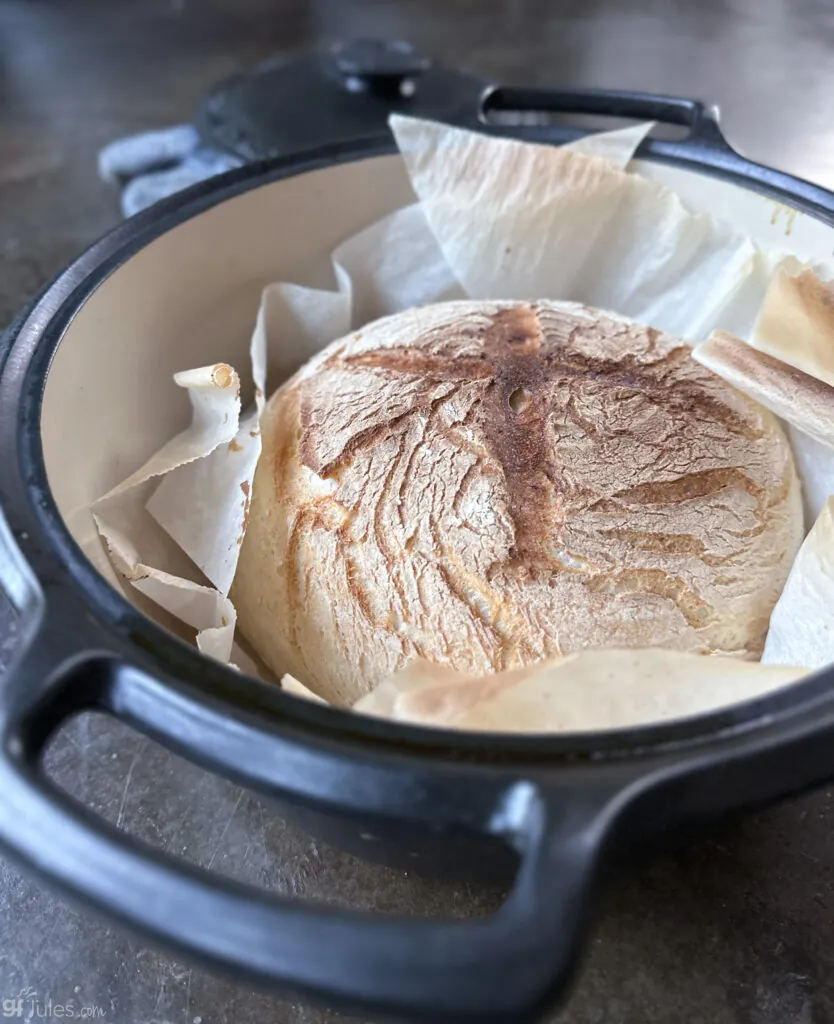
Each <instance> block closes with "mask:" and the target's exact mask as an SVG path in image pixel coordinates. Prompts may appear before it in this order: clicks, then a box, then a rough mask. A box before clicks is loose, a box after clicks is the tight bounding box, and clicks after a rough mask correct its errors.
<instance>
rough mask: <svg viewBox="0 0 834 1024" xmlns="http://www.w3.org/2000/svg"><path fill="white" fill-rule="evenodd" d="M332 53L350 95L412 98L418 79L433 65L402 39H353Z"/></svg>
mask: <svg viewBox="0 0 834 1024" xmlns="http://www.w3.org/2000/svg"><path fill="white" fill-rule="evenodd" d="M330 53H331V56H332V58H333V60H334V62H335V64H336V68H337V70H338V72H339V75H340V77H341V79H342V83H343V84H344V87H345V88H346V89H347V90H348V91H349V92H375V93H378V94H380V95H386V96H391V95H394V96H402V97H409V96H413V95H414V92H415V90H416V82H415V79H416V78H417V77H418V76H420V75H422V74H424V73H425V72H426V71H428V70H429V69H430V68H431V66H432V62H431V59H430V58H429V57H426V56H425V55H424V54H422V53H420V51H419V50H417V49H416V48H415V47H413V46H412V45H411V43H406V42H404V41H401V40H393V39H391V40H382V39H354V40H351V41H350V42H345V43H337V44H336V45H335V46H334V47H332V49H331V51H330Z"/></svg>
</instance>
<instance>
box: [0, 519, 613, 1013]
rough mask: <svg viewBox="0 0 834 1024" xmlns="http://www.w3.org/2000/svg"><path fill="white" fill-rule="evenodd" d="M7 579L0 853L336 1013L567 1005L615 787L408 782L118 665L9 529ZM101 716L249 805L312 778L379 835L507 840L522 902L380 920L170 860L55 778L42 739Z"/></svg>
mask: <svg viewBox="0 0 834 1024" xmlns="http://www.w3.org/2000/svg"><path fill="white" fill-rule="evenodd" d="M0 565H2V571H1V572H0V580H1V581H2V583H3V589H4V590H5V591H6V594H7V596H8V598H9V600H10V601H11V603H12V604H13V605H14V606H15V608H16V609H17V611H18V612H19V613H20V615H21V618H22V625H21V641H22V647H23V648H24V649H23V650H22V651H21V652H20V654H19V655H18V658H17V661H16V662H15V663H14V664H13V665H12V666H11V669H10V671H9V674H8V675H7V677H6V679H5V680H4V681H3V682H2V684H0V686H2V690H0V730H2V734H1V736H0V738H1V739H2V746H0V849H3V850H5V851H7V852H8V853H9V854H12V855H13V856H15V857H16V858H17V859H18V860H20V861H21V862H22V863H23V864H24V866H26V867H29V868H34V869H35V870H36V871H37V872H38V873H39V874H40V875H41V876H42V877H43V879H44V880H45V881H48V882H50V883H53V884H56V885H57V886H58V887H60V888H62V889H63V890H65V891H66V892H67V893H68V894H69V895H72V896H76V897H81V898H82V899H83V900H85V901H86V902H88V903H90V904H92V905H94V906H95V907H97V908H99V909H101V910H104V911H106V912H107V913H109V914H114V915H116V916H118V917H120V918H121V919H122V920H123V921H125V922H126V923H129V924H130V925H132V926H134V927H135V928H138V929H139V930H140V931H142V932H143V933H145V934H146V935H147V936H148V937H149V938H151V939H152V940H155V941H157V942H159V943H160V944H162V945H167V946H169V947H171V948H173V949H174V950H175V951H178V952H182V953H185V954H188V955H191V956H196V957H198V958H200V959H202V960H204V961H206V962H207V963H208V964H209V965H210V966H214V967H219V968H222V969H225V970H231V971H232V972H234V973H238V974H240V975H243V976H244V977H246V978H247V979H249V980H252V981H254V982H258V983H263V984H266V985H271V986H273V987H278V988H280V989H285V990H289V991H291V992H297V993H300V994H303V995H307V996H312V997H314V998H316V999H318V1000H320V1001H324V1002H326V1003H329V1004H330V1005H339V1006H341V1007H357V1008H361V1009H363V1010H366V1011H370V1012H376V1013H382V1014H386V1015H388V1014H391V1015H396V1016H398V1017H405V1018H407V1019H412V1020H430V1021H432V1022H435V1024H438V1022H441V1021H449V1022H453V1021H454V1022H462V1021H472V1022H475V1021H477V1022H487V1021H490V1022H507V1024H509V1022H513V1024H522V1022H524V1021H529V1020H533V1019H535V1018H536V1016H537V1015H538V1014H539V1013H541V1012H542V1011H543V1010H544V1009H546V1007H547V1006H548V1005H549V1004H550V1003H552V1001H553V1000H554V999H555V998H556V997H557V996H558V995H559V994H560V993H561V992H562V991H563V990H564V989H565V986H566V984H567V981H568V980H569V977H570V975H571V973H572V968H573V966H574V962H575V956H576V952H577V948H578V946H579V944H580V936H581V932H582V930H583V927H584V923H585V918H586V914H587V909H588V903H589V900H588V894H589V887H590V885H591V883H592V880H593V878H594V876H595V873H596V867H597V860H598V855H599V853H600V851H601V848H602V846H603V843H604V839H605V838H606V835H607V833H608V828H609V825H610V824H611V823H612V821H613V819H614V818H615V817H616V814H617V808H618V807H619V806H620V804H621V801H620V800H619V798H618V792H617V789H616V787H612V788H611V789H608V788H606V787H601V786H598V785H597V784H596V783H595V784H594V786H595V787H596V788H594V787H591V786H579V787H576V780H575V779H566V780H565V781H564V785H563V787H562V790H561V792H557V791H556V790H555V789H553V788H552V787H551V786H550V785H549V784H548V785H547V786H539V785H537V784H535V783H534V782H531V781H528V780H525V779H524V778H516V777H513V776H510V775H508V774H503V775H501V776H500V777H499V776H496V777H495V778H493V779H492V781H489V779H487V782H486V785H485V784H484V772H483V771H479V772H478V773H477V778H476V773H475V772H472V771H467V770H466V769H465V766H459V767H458V768H454V767H452V768H441V767H438V766H436V765H435V766H432V765H430V764H428V763H426V766H425V768H423V767H420V768H418V769H416V770H415V768H414V762H413V760H412V761H409V762H408V764H406V763H405V761H404V759H402V758H399V757H398V756H397V755H396V754H393V753H392V754H391V755H387V756H385V757H384V758H383V757H379V758H376V759H374V758H368V757H367V755H363V754H362V752H361V750H358V751H357V750H354V751H353V753H347V755H346V753H345V751H344V750H341V749H340V750H339V751H338V753H337V751H336V750H334V748H333V745H332V744H331V746H330V747H329V748H328V747H327V746H326V745H324V744H323V743H322V744H321V745H320V746H318V747H316V746H315V745H311V743H310V741H309V738H307V739H305V740H304V741H303V742H302V741H301V740H300V739H299V738H297V737H296V738H294V737H293V735H292V732H291V730H289V729H287V728H284V729H281V728H280V726H279V727H275V728H270V725H269V723H267V724H264V723H263V722H262V721H259V720H256V719H255V718H254V716H247V715H246V714H244V713H242V712H240V711H235V710H233V709H230V708H229V707H228V706H226V705H224V704H222V703H220V702H213V701H211V700H210V699H207V697H206V695H205V694H204V693H202V692H200V693H198V692H197V691H196V690H194V691H191V690H189V689H187V688H186V687H185V686H184V684H183V683H182V682H181V681H180V680H177V679H174V678H169V677H166V678H165V680H164V684H163V682H162V681H161V680H160V679H159V678H155V677H154V676H153V675H152V674H151V673H150V672H145V671H142V670H140V669H138V668H136V667H132V666H129V665H127V664H126V663H125V661H123V660H122V659H121V658H119V657H116V656H114V654H113V653H112V651H110V652H108V650H107V649H106V644H107V637H106V636H105V634H104V631H103V629H102V631H101V634H100V635H99V634H97V633H96V632H95V627H94V626H93V625H92V620H91V619H90V618H89V617H86V613H85V611H84V610H83V601H80V600H79V599H78V595H77V593H73V591H72V589H71V588H70V586H69V585H68V584H66V583H58V582H56V581H54V580H53V581H51V582H48V583H47V582H46V581H45V583H44V590H45V592H46V593H45V597H44V592H43V591H42V590H41V587H40V585H39V584H38V581H37V579H36V578H35V576H34V573H33V572H32V570H31V569H30V567H29V565H28V564H27V562H26V561H25V559H24V558H23V556H22V555H21V553H20V551H19V549H18V547H17V545H16V544H15V541H14V538H13V537H12V534H11V531H10V530H9V528H8V527H7V525H6V522H5V520H4V519H3V518H2V515H0ZM43 578H44V576H43V574H41V579H43ZM97 639H98V640H99V641H100V642H101V648H100V650H99V652H98V653H97V652H96V649H95V648H96V643H97ZM111 642H112V641H111ZM79 649H81V650H83V651H86V653H85V654H83V655H79V654H78V653H77V652H78V650H79ZM73 651H75V652H76V653H75V654H73ZM218 668H219V667H218ZM206 670H207V672H211V671H217V669H214V666H211V665H207V666H206ZM240 685H242V686H245V685H246V679H245V677H241V679H240ZM90 710H91V711H103V712H105V713H109V714H111V715H113V716H115V717H117V718H118V719H120V720H121V721H123V722H126V723H127V724H129V725H131V726H133V727H135V728H137V729H139V730H140V731H142V732H144V733H145V734H147V735H148V736H150V737H152V738H153V739H155V740H157V741H159V742H161V743H163V744H164V745H165V746H167V747H169V748H170V749H172V750H174V751H176V752H178V753H180V754H183V755H185V756H188V757H190V758H191V759H192V760H194V759H199V760H200V762H201V763H202V764H204V766H205V767H207V768H213V769H214V770H217V771H220V772H222V773H223V774H225V775H227V776H229V777H231V778H233V779H234V780H235V781H237V782H239V783H241V784H244V785H248V786H249V787H250V788H253V789H255V790H260V791H263V792H266V793H269V792H271V793H273V795H274V794H276V793H279V792H281V791H282V790H283V791H284V793H285V794H289V795H290V796H291V797H292V796H295V797H296V798H298V796H299V794H301V795H302V797H303V796H304V793H303V789H304V780H305V779H308V780H310V779H312V780H314V785H313V786H312V787H311V793H312V790H313V789H315V790H317V791H318V794H319V796H320V794H321V792H326V793H328V794H329V795H330V797H331V799H332V805H331V806H338V807H339V808H340V809H341V810H342V811H343V812H344V809H345V806H346V805H349V807H348V809H349V811H352V812H354V813H356V814H367V815H369V816H370V817H371V819H372V820H373V816H374V815H379V814H380V813H381V806H380V805H381V803H383V802H385V801H388V802H389V803H391V801H393V800H394V797H392V796H391V794H395V795H396V811H394V810H393V808H392V807H390V806H389V808H388V813H389V814H390V815H392V816H394V815H396V817H397V819H398V820H402V819H405V820H406V821H410V822H412V823H419V824H422V825H423V826H424V827H425V826H428V825H430V824H434V825H435V826H439V827H441V828H442V827H446V826H448V825H450V824H451V825H452V826H455V825H465V826H466V827H468V828H470V829H474V830H476V831H480V832H483V833H485V834H491V835H497V836H500V837H503V838H504V839H505V840H506V841H507V842H508V843H510V844H511V845H514V846H515V847H516V849H517V850H518V852H519V854H520V864H521V866H520V869H519V871H518V874H517V876H516V881H515V884H514V886H513V889H512V891H511V893H510V895H509V897H508V899H507V900H506V902H505V903H504V904H503V905H502V907H501V908H500V909H499V910H498V912H497V913H495V914H494V915H492V916H491V917H487V918H476V919H472V920H454V919H452V920H444V919H422V918H408V917H398V916H391V915H373V914H369V913H365V912H355V911H349V910H343V909H338V908H334V907H330V906H326V905H320V904H312V903H309V902H307V903H304V902H300V901H298V900H296V899H289V898H285V897H282V896H277V895H274V894H272V893H269V892H265V891H262V890H258V889H255V888H252V887H248V886H245V885H242V884H239V883H237V882H234V881H232V880H229V879H227V878H222V877H220V876H217V875H214V874H211V873H209V872H207V871H204V870H203V869H201V868H198V867H195V866H192V865H190V864H188V863H186V862H183V861H181V860H177V859H176V858H173V857H171V856H170V855H168V854H165V853H163V852H160V851H158V850H155V849H153V848H151V847H149V846H147V845H145V844H143V843H141V842H139V841H137V840H136V839H134V838H132V837H130V836H128V835H126V834H124V833H123V832H121V831H119V830H118V829H116V828H115V827H113V826H112V825H111V824H109V823H108V822H107V821H105V820H104V819H103V818H101V817H100V816H98V815H96V814H94V813H93V812H91V811H90V810H89V809H88V808H86V807H85V806H84V805H83V804H81V803H79V802H77V801H76V800H75V799H74V798H72V797H71V796H69V795H68V794H67V793H65V792H64V791H63V790H61V789H60V788H59V787H58V786H57V785H56V784H55V783H54V782H52V781H51V780H50V778H49V777H48V776H47V774H46V772H45V771H44V769H43V767H42V761H43V754H44V750H45V747H46V746H47V744H48V742H49V740H50V738H51V737H52V736H53V735H54V734H55V732H56V731H57V730H58V729H59V728H60V726H61V725H62V724H63V723H64V722H65V721H67V720H68V719H69V718H70V717H72V716H73V715H75V714H77V713H79V712H83V711H90ZM325 710H327V709H325ZM345 756H348V757H353V758H354V759H356V758H359V759H360V760H362V761H363V766H362V767H363V775H362V783H361V785H359V786H356V785H355V784H354V785H353V786H352V787H351V789H350V790H344V789H343V790H342V791H338V787H339V786H340V785H342V783H341V781H340V780H341V777H342V776H344V774H345V771H344V768H345ZM488 774H489V773H488V772H487V775H488ZM354 777H355V776H354ZM618 786H619V788H620V789H621V787H622V782H621V781H620V782H619V783H618ZM308 799H309V796H308ZM324 806H327V804H326V803H325V804H324Z"/></svg>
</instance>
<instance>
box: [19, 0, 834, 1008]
mask: <svg viewBox="0 0 834 1024" xmlns="http://www.w3.org/2000/svg"><path fill="white" fill-rule="evenodd" d="M368 35H376V36H381V35H389V36H398V37H406V38H409V39H410V40H411V41H412V42H414V43H416V44H418V45H419V46H421V47H422V48H424V49H426V50H427V51H429V52H431V53H433V54H434V55H436V56H437V57H439V58H441V59H443V60H445V61H446V62H447V63H450V64H456V65H464V66H468V67H470V68H472V69H473V70H476V71H478V72H481V73H482V74H484V75H487V76H490V77H493V78H495V79H497V80H502V81H505V82H510V83H513V84H522V83H537V84H576V85H588V86H612V87H614V86H619V87H624V88H642V89H648V90H654V91H660V92H669V93H676V94H680V95H692V96H697V97H698V98H701V99H704V100H708V101H710V102H717V103H719V104H720V106H721V109H722V113H723V124H724V127H725V131H726V133H727V135H728V136H729V138H730V140H731V141H732V142H733V143H734V144H735V145H736V146H737V147H738V148H739V149H741V150H742V151H744V152H745V153H746V154H747V155H749V156H751V157H753V158H755V159H758V160H761V161H763V162H767V163H771V164H774V165H776V166H778V167H781V168H784V169H787V170H790V171H792V172H794V173H797V174H800V175H802V176H805V177H808V178H811V179H813V180H816V181H818V182H820V183H821V184H826V185H828V186H829V187H834V128H832V125H831V101H830V97H831V96H832V95H834V64H832V61H831V52H832V48H834V7H832V6H831V5H830V4H829V3H827V2H826V0H814V2H792V3H790V4H789V3H787V2H783V0H757V2H756V3H752V2H749V3H745V2H744V0H704V2H702V3H700V4H694V3H688V2H684V0H678V2H675V3H660V2H659V0H658V2H654V3H653V2H651V0H642V2H638V3H620V2H617V0H608V2H599V0H596V2H595V0H586V2H585V3H581V4H580V3H578V2H562V3H555V2H554V3H548V2H536V0H505V2H504V3H489V2H485V0H479V2H475V0H442V2H441V0H438V2H429V0H401V2H389V3H386V2H383V0H376V2H374V0H309V2H307V3H303V2H300V0H299V2H297V3H293V2H290V0H281V2H279V0H272V2H270V0H202V2H197V0H193V2H192V0H119V2H118V3H112V2H107V0H76V2H75V3H74V4H61V3H59V2H57V0H56V2H49V0H2V2H0V324H4V323H6V322H7V321H8V320H9V319H10V318H11V316H12V314H13V313H14V311H15V310H16V309H18V308H19V307H20V306H21V305H22V303H23V302H24V300H25V299H26V298H27V297H28V296H30V295H31V294H32V293H33V292H34V291H35V290H36V289H37V288H38V287H39V286H40V285H41V284H42V283H43V282H44V281H45V280H46V279H47V278H48V277H49V276H50V275H51V274H53V273H54V272H55V271H56V270H57V269H59V268H60V267H61V266H62V265H63V264H64V263H66V262H67V261H68V260H69V259H70V258H71V257H73V256H74V255H76V254H77V253H78V252H79V251H80V250H81V249H82V248H83V247H84V246H86V245H87V244H88V243H89V242H91V241H92V240H93V239H94V238H96V237H97V236H98V235H99V234H101V233H102V232H104V231H105V230H107V229H108V228H109V227H111V226H112V225H113V224H114V223H115V222H116V221H117V219H118V205H117V198H116V195H115V193H114V191H113V190H112V189H110V188H109V187H107V186H105V185H103V184H102V183H100V182H99V181H98V180H97V178H96V173H95V157H96V153H97V150H98V149H99V148H100V147H101V146H102V145H103V144H104V143H106V142H108V141H109V140H111V139H112V138H114V137H117V136H119V135H123V134H126V133H129V132H133V131H139V130H143V129H146V128H152V127H161V126H164V125H167V124H172V123H177V122H180V121H184V120H187V119H188V118H189V117H190V116H191V113H192V111H193V109H194V106H195V104H196V102H197V100H198V98H199V96H200V95H201V93H202V91H203V90H204V89H205V88H207V87H208V86H209V85H211V84H212V83H213V82H214V81H216V80H217V79H219V78H221V77H223V76H225V75H228V74H230V73H232V72H234V71H237V70H242V69H244V68H246V67H247V66H250V65H251V64H253V63H254V62H256V61H258V60H261V59H263V58H265V57H268V56H270V55H273V54H276V53H282V52H283V53H288V52H299V51H302V50H306V49H309V48H311V47H315V46H319V45H321V44H323V43H328V42H332V41H334V40H336V39H339V38H346V37H359V36H368ZM8 648H9V642H8V641H7V642H6V643H5V645H4V647H3V648H2V649H0V659H2V658H3V657H4V656H8ZM50 766H51V770H52V771H53V773H54V774H55V776H56V778H58V779H59V780H60V781H61V783H62V784H63V785H64V786H66V787H67V788H68V789H69V790H70V791H71V792H72V793H74V794H76V795H77V796H79V797H81V798H82V799H84V800H85V801H86V802H88V803H89V805H90V806H91V807H93V808H94V809H95V810H97V811H100V812H101V813H102V814H104V815H105V816H106V817H108V818H109V819H110V820H112V821H115V822H117V823H118V824H119V825H120V826H122V827H124V828H125V829H127V830H129V831H130V832H132V833H134V834H136V835H139V836H141V837H143V838H145V839H146V840H148V841H149V842H152V843H155V844H157V845H159V846H161V847H163V848H165V849H166V850H168V851H170V852H172V853H177V854H180V855H182V856H183V857H186V858H189V859H191V860H193V861H194V862H195V863H198V864H201V865H203V866H206V867H211V868H212V869H213V870H216V871H221V872H226V873H228V874H230V875H232V876H234V877H236V878H239V879H241V880H245V881H248V882H252V883H255V884H258V885H262V886H265V887H267V888H270V889H273V890H275V891H279V892H287V893H292V894H295V895H299V896H304V897H307V898H311V899H324V900H330V901H333V902H338V903H341V904H344V905H349V906H354V907H367V908H374V909H378V910H382V911H390V910H398V911H402V912H408V913H416V914H431V913H453V914H460V915H468V914H473V913H483V912H486V911H489V910H491V909H493V908H494V907H495V906H497V905H498V903H499V902H500V899H501V896H502V894H501V893H500V892H497V891H493V890H484V889H479V888H474V887H469V886H466V885H453V884H439V883H436V882H429V881H425V880H422V879H421V878H419V877H416V876H414V875H411V874H403V873H401V872H396V871H392V870H387V869H383V868H380V867H375V866H372V865H370V864H367V863H364V862H362V861H359V860H356V859H354V858H352V857H349V856H347V855H345V854H342V853H339V852H338V851H335V850H333V849H329V848H325V847H324V846H322V845H317V844H316V843H315V842H314V841H313V840H311V839H310V838H309V837H307V836H306V835H304V834H303V833H301V832H300V831H298V830H297V829H296V828H294V827H292V826H291V825H289V824H288V823H285V822H284V821H282V820H280V819H279V818H278V817H276V816H275V814H274V813H273V812H272V811H271V810H270V809H269V808H268V807H267V806H265V805H264V804H263V803H262V802H261V801H260V800H259V799H257V798H256V797H254V796H253V795H251V794H250V793H247V792H244V791H242V790H240V789H238V788H236V787H235V786H233V785H232V784H230V783H228V782H225V781H223V780H221V779H218V778H216V777H213V776H211V775H208V774H206V773H205V772H203V771H202V770H200V769H198V768H196V767H194V766H193V765H190V764H188V763H185V762H183V761H181V760H178V759H176V758H175V757H173V756H171V755H169V754H167V753H166V752H164V751H163V750H161V749H160V748H158V747H156V746H154V745H153V744H152V743H151V742H149V741H147V740H145V739H144V738H142V737H139V736H137V735H135V734H132V733H130V732H129V731H128V730H126V729H125V728H123V727H121V726H118V725H116V724H113V723H110V722H107V721H104V720H100V719H96V718H84V719H81V720H80V721H78V722H76V723H75V724H74V725H73V726H72V727H71V728H69V729H67V730H66V731H65V732H64V733H63V734H62V735H61V736H60V737H59V738H58V740H57V741H56V743H55V745H54V747H53V749H52V751H51V753H50ZM832 821H834V807H833V806H832V791H828V790H824V791H818V792H816V793H813V794H810V795H807V796H805V797H803V798H802V799H798V800H794V801H791V802H788V803H785V804H782V805H781V806H778V807H775V808H773V809H771V810H768V811H765V812H762V813H759V814H755V815H750V816H747V817H746V818H743V819H741V820H738V821H735V822H733V823H729V824H727V825H725V826H723V827H722V829H721V830H720V831H718V832H715V831H713V832H712V833H710V835H709V836H702V837H700V838H697V839H695V840H693V841H690V842H689V843H688V844H687V845H686V846H684V847H682V848H681V849H680V850H679V852H677V853H675V854H667V855H665V856H663V857H661V858H660V859H657V860H655V861H654V862H653V863H652V864H650V865H647V866H646V867H645V868H643V869H642V870H640V871H639V872H638V873H636V874H635V873H632V874H631V875H630V876H629V877H628V878H627V879H626V880H625V881H624V882H621V883H619V884H618V885H617V886H616V887H615V888H614V889H613V890H612V892H610V893H609V895H608V896H607V897H606V899H605V900H604V901H603V904H602V907H601V910H600V916H599V919H598V922H597V926H596V928H595V931H594V933H593V936H592V938H591V941H590V944H589V948H588V956H587V958H586V960H585V962H584V965H583V967H582V969H581V972H580V975H579V978H578V981H577V983H576V987H575V989H574V992H573V994H572V996H571V998H570V1000H569V1002H568V1003H567V1004H566V1006H565V1007H564V1009H563V1010H562V1011H561V1012H560V1013H558V1014H554V1015H553V1017H552V1018H551V1019H552V1020H553V1021H559V1022H570V1024H655V1022H656V1024H678V1022H680V1024H831V1022H832V1021H834V970H833V969H832V968H834V963H832V961H834V837H832V829H831V824H832ZM52 841H54V842H60V837H55V838H54V839H53V840H52ZM27 989H28V990H30V992H31V993H32V998H37V1000H38V1001H39V1003H40V1005H41V1007H42V1008H46V1005H47V1000H48V999H49V998H51V999H52V1003H53V1006H54V1005H55V1004H62V1005H65V1004H68V1003H69V1001H70V1000H74V1005H75V1007H76V1008H78V1007H81V1006H85V1005H86V1006H97V1007H100V1008H101V1009H102V1010H103V1011H104V1016H103V1017H102V1018H101V1019H104V1020H106V1021H113V1022H119V1024H273V1022H274V1024H302V1022H304V1024H321V1022H325V1021H336V1020H342V1019H346V1018H340V1017H338V1016H337V1015H335V1014H330V1013H328V1012H326V1011H322V1010H318V1009H313V1008H310V1007H309V1006H305V1005H297V1004H294V1003H292V1004H291V1003H289V1002H281V1001H280V1000H277V999H274V998H272V997H270V996H269V995H265V994H263V993H258V992H254V991H252V990H251V988H249V987H248V986H245V985H240V984H237V983H235V982H233V981H229V980H227V979H225V978H218V977H214V976H212V975H211V974H209V973H207V972H205V971H203V970H200V969H197V968H194V967H193V966H192V965H190V964H186V963H183V962H181V961H180V960H178V959H174V958H171V957H169V956H167V955H164V954H162V953H160V952H159V951H158V950H155V949H152V948H149V947H148V946H147V945H146V944H144V943H143V942H142V941H141V940H139V939H136V938H135V937H133V936H130V935H127V934H125V933H124V932H123V931H122V930H121V929H120V928H118V927H115V926H111V925H110V924H109V923H107V922H105V921H102V920H101V919H100V918H98V917H96V916H94V915H93V914H92V913H90V912H88V911H87V910H81V909H78V908H76V907H74V906H70V905H68V904H67V903H65V902H63V901H62V900H60V899H58V898H56V897H55V896H53V895H52V894H50V893H48V892H46V891H44V890H43V889H42V888H41V886H40V885H39V884H38V883H36V882H33V881H32V880H31V879H30V878H29V877H27V876H26V875H25V874H23V873H21V872H19V871H18V870H17V868H15V867H12V866H11V865H9V864H7V863H5V862H0V997H2V998H13V997H15V996H17V995H18V994H19V993H20V992H21V991H22V990H27Z"/></svg>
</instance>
